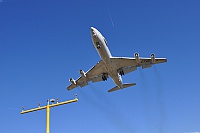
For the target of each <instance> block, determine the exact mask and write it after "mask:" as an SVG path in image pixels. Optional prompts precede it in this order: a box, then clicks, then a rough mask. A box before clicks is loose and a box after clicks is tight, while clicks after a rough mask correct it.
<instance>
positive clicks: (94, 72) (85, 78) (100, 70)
mask: <svg viewBox="0 0 200 133" xmlns="http://www.w3.org/2000/svg"><path fill="white" fill-rule="evenodd" d="M79 72H80V74H81V76H80V77H79V78H78V79H77V80H74V79H72V78H70V82H71V84H70V85H69V86H68V87H67V89H68V90H72V89H74V88H76V87H78V86H80V87H84V86H86V85H88V82H89V81H92V82H99V81H103V78H102V77H103V76H105V77H106V79H107V78H108V71H107V69H106V68H105V65H104V64H103V62H102V61H100V62H98V63H97V64H96V65H95V66H93V67H92V68H91V69H90V70H88V71H87V72H86V73H85V72H84V71H83V70H80V71H79Z"/></svg>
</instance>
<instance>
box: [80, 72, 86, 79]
mask: <svg viewBox="0 0 200 133" xmlns="http://www.w3.org/2000/svg"><path fill="white" fill-rule="evenodd" d="M79 73H80V74H81V75H82V77H85V78H86V74H85V72H84V71H83V70H79Z"/></svg>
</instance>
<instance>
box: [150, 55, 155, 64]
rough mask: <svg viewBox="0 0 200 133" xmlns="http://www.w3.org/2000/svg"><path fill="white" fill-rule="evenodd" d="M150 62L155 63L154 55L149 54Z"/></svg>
mask: <svg viewBox="0 0 200 133" xmlns="http://www.w3.org/2000/svg"><path fill="white" fill-rule="evenodd" d="M151 62H152V63H155V54H151Z"/></svg>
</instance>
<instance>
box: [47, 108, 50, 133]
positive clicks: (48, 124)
mask: <svg viewBox="0 0 200 133" xmlns="http://www.w3.org/2000/svg"><path fill="white" fill-rule="evenodd" d="M46 114H47V116H46V117H47V118H46V133H50V107H49V105H47V108H46Z"/></svg>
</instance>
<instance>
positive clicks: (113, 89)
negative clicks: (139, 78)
mask: <svg viewBox="0 0 200 133" xmlns="http://www.w3.org/2000/svg"><path fill="white" fill-rule="evenodd" d="M134 85H136V83H130V84H123V88H127V87H130V86H134ZM123 88H120V87H118V86H115V87H114V88H112V89H110V90H108V92H113V91H116V90H119V89H123Z"/></svg>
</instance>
